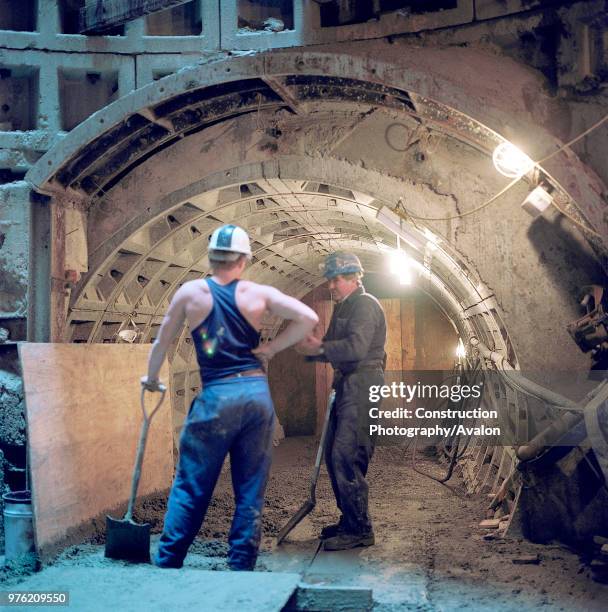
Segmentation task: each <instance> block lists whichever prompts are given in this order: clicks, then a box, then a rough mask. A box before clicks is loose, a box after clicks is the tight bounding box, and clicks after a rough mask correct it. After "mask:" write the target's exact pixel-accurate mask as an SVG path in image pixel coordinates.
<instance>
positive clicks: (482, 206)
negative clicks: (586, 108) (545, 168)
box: [404, 115, 608, 238]
mask: <svg viewBox="0 0 608 612" xmlns="http://www.w3.org/2000/svg"><path fill="white" fill-rule="evenodd" d="M607 121H608V115H605V116H604V117H602V119H600V120H599V121H596V122H595V123H594V124H593V125H592V126H591V127H589V128H588V129H586V130H585V131H584V132H582V133H581V134H579V135H578V136H576V137H575V138H573V139H572V140H569V141H568V142H567V143H566V144H564V145H562V146H560V147H559V148H558V149H557V150H556V151H554V152H553V153H550V154H549V155H546V156H545V157H543V158H541V159H540V160H539V161H537V162H534V165H535V166H539V165H540V164H543V163H545V162H546V161H548V160H549V159H551V158H553V157H555V156H556V155H557V154H558V153H561V152H562V151H563V150H564V149H567V148H569V147H570V146H571V145H573V144H574V143H575V142H578V141H579V140H581V139H582V138H584V137H585V136H587V134H589V133H591V132H593V130H595V129H597V128H598V127H600V126H601V125H602V124H604V123H605V122H607ZM523 176H525V175H522V176H518V177H516V178H515V179H513V180H512V181H511V182H510V183H509V184H508V185H506V186H505V187H503V188H502V189H501V190H500V191H499V192H498V193H497V194H496V195H494V196H492V197H491V198H490V199H489V200H487V201H486V202H484V203H483V204H481V205H480V206H477V207H476V208H473V209H472V210H468V211H465V212H463V213H458V214H456V215H452V216H449V217H420V216H418V215H413V214H412V213H410V212H409V211H408V210H407V209H404V210H405V211H406V213H407V216H408V217H410V218H412V219H418V220H419V221H451V220H453V219H460V218H462V217H466V216H468V215H472V214H474V213H476V212H479V211H480V210H483V209H484V208H486V207H488V206H489V205H490V204H492V203H494V202H495V201H496V200H497V199H498V198H499V197H500V196H502V195H504V194H505V193H506V192H507V191H509V190H510V189H511V188H512V187H513V186H514V185H515V184H516V183H518V182H519V181H520V180H521V179H522V178H523ZM553 206H555V208H556V209H557V210H558V211H559V212H560V213H561V214H563V215H564V216H565V217H566V218H568V219H569V220H570V221H572V222H573V223H575V224H576V225H577V226H579V227H580V228H581V229H583V230H585V231H587V232H590V233H592V234H594V235H596V236H598V237H600V238H601V234H599V233H598V232H596V231H595V230H594V229H591V228H590V227H588V226H586V225H585V224H583V223H581V222H580V221H577V220H576V219H574V218H573V217H572V216H571V215H569V214H567V213H565V212H564V211H563V210H562V209H561V208H560V207H559V206H557V205H556V204H555V203H553Z"/></svg>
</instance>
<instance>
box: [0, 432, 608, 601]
mask: <svg viewBox="0 0 608 612" xmlns="http://www.w3.org/2000/svg"><path fill="white" fill-rule="evenodd" d="M315 450H316V449H315V445H314V441H313V440H312V439H311V438H289V439H287V440H285V441H284V442H283V443H282V444H281V446H280V447H279V448H278V449H276V451H275V461H274V465H273V472H272V476H271V480H270V483H269V487H268V495H267V502H266V509H265V516H264V540H263V545H262V551H261V554H260V558H259V560H258V564H257V567H256V571H257V572H275V573H277V574H278V573H284V572H287V573H296V574H299V575H301V576H302V580H303V581H304V582H305V583H308V584H323V585H340V586H359V587H366V588H372V589H373V598H374V602H375V603H374V610H381V611H383V612H389V611H397V610H442V611H443V610H461V609H465V608H466V609H475V610H501V611H503V610H505V611H506V610H518V611H521V610H537V609H542V610H547V611H549V610H567V611H578V610H580V611H583V610H585V611H594V610H597V611H599V610H604V609H605V602H606V600H607V598H608V586H607V585H602V584H598V583H595V582H593V581H592V580H591V577H590V569H589V568H588V565H587V563H586V561H585V559H584V558H583V557H581V556H579V555H577V554H575V553H574V552H573V551H570V550H568V549H566V548H564V547H562V546H558V545H549V546H541V545H535V544H532V543H530V542H524V541H520V540H516V539H494V540H490V541H485V540H484V539H483V535H484V534H485V533H486V532H484V531H483V530H481V529H480V528H479V527H478V524H479V521H480V520H481V519H482V518H484V516H483V514H484V505H485V503H486V500H484V499H469V500H464V499H460V498H459V497H456V496H454V494H453V493H451V492H450V491H448V490H447V489H445V488H444V487H442V486H440V485H438V484H437V483H435V482H433V481H431V480H429V479H427V478H425V477H424V476H421V475H419V474H417V473H416V472H414V471H413V470H412V467H411V458H410V455H409V454H408V453H406V452H404V450H403V449H401V448H396V447H392V448H388V447H380V448H378V449H377V453H376V455H375V457H374V460H373V461H372V464H371V468H370V499H371V511H372V515H373V519H374V525H375V531H376V542H377V543H376V545H375V546H373V547H370V548H363V549H355V550H352V551H343V552H324V551H319V550H318V540H317V539H316V535H317V534H318V532H319V530H320V528H321V527H322V526H323V525H325V524H328V523H330V522H333V521H334V520H335V519H337V512H336V510H335V508H334V506H333V501H332V495H331V491H330V486H329V482H328V479H327V476H326V475H325V474H324V473H322V475H321V479H320V482H319V486H318V491H317V493H318V504H317V507H316V508H315V510H314V511H313V513H312V515H310V516H309V517H307V518H305V519H304V521H303V522H302V523H301V524H300V525H299V526H298V527H297V528H296V529H295V530H294V531H293V532H292V534H291V535H290V536H289V538H288V540H287V542H286V544H285V545H283V546H281V547H279V548H277V547H276V546H275V544H274V536H276V534H277V533H278V530H279V529H280V527H281V526H282V525H283V524H284V522H285V521H286V520H287V519H288V518H289V517H290V516H291V515H292V513H293V512H294V511H295V510H296V509H297V508H298V507H299V505H300V504H301V503H302V501H303V500H304V499H305V497H306V495H307V487H308V478H309V472H310V467H311V465H312V462H313V457H314V452H315ZM418 466H419V467H420V468H422V469H424V470H426V471H430V472H433V473H435V474H436V475H443V473H444V471H445V467H444V466H442V465H439V464H438V463H437V462H436V461H435V459H433V458H429V457H426V458H425V457H420V458H419V459H418ZM455 484H457V483H455ZM164 508H165V500H164V499H161V498H159V499H149V500H147V501H146V503H145V504H144V505H143V506H140V507H139V508H138V509H137V520H139V521H142V520H148V521H150V522H151V523H152V526H153V531H155V532H156V533H158V531H159V529H160V528H161V526H162V517H163V513H164ZM232 509H233V504H232V499H231V490H230V478H229V473H228V472H227V470H226V469H224V472H223V473H222V476H221V478H220V482H219V483H218V487H217V489H216V494H215V498H214V501H213V503H212V505H211V507H210V509H209V513H208V516H207V520H206V521H205V523H204V525H203V529H202V530H201V532H200V534H199V538H198V539H197V540H196V542H195V544H194V545H193V547H192V548H191V552H190V554H189V555H188V557H187V559H186V563H185V566H184V569H183V570H159V569H156V568H153V567H146V566H143V567H142V566H128V564H126V563H123V562H119V561H111V560H108V559H105V558H104V556H103V534H102V532H101V529H100V530H99V532H98V533H96V534H95V535H93V537H92V538H91V539H90V540H89V541H88V542H86V543H83V544H81V545H78V546H73V547H70V548H68V549H66V550H65V551H64V552H63V553H62V554H61V555H60V556H59V557H58V558H57V559H56V560H55V562H54V563H53V565H52V566H51V567H47V568H45V569H44V570H43V571H42V572H41V573H38V574H36V575H33V576H30V577H26V578H25V579H24V577H23V576H21V577H19V576H16V575H12V576H9V575H8V574H6V573H5V583H4V584H3V585H2V589H6V588H7V587H10V588H18V589H20V590H27V589H33V588H36V589H38V590H40V589H43V588H44V589H54V588H58V586H60V583H61V584H62V583H64V582H66V583H67V582H68V581H69V583H70V584H71V583H73V584H74V587H73V592H72V595H71V596H72V600H73V601H74V602H76V601H77V599H76V598H77V597H78V598H82V597H86V596H87V595H89V596H90V595H92V594H94V593H95V592H96V590H97V589H98V588H99V586H98V585H103V590H106V591H108V592H110V591H114V590H115V591H118V592H120V597H121V600H120V601H121V606H122V609H137V606H139V609H143V608H146V607H149V606H148V604H147V602H146V601H143V600H142V598H143V599H145V598H152V597H153V593H152V591H148V590H146V589H145V588H142V589H139V588H137V589H135V588H134V585H138V584H139V583H141V582H145V583H147V582H149V583H150V584H151V585H152V584H153V585H154V590H155V591H156V590H158V589H159V588H160V589H162V588H163V585H165V588H166V589H167V592H169V591H170V592H171V593H172V596H174V597H175V598H176V599H175V600H174V601H173V603H172V605H171V606H170V607H169V608H167V609H178V608H180V607H183V606H187V605H188V603H189V602H190V599H189V598H190V597H191V595H192V592H191V590H190V589H189V588H188V586H187V585H188V584H189V583H191V584H193V585H197V586H196V588H197V589H199V586H200V585H204V584H207V585H208V587H209V589H211V590H214V589H215V588H216V585H219V582H216V581H215V580H214V581H208V580H207V577H208V575H209V574H207V573H202V572H201V571H204V570H211V571H214V570H215V571H217V570H220V571H221V570H226V569H227V563H226V560H227V558H226V557H227V545H226V543H225V541H226V537H227V532H228V530H229V527H230V518H231V515H232ZM157 541H158V535H155V536H153V544H152V548H153V549H154V548H155V547H156V542H157ZM526 555H538V557H539V560H540V562H539V563H538V564H526V565H520V564H518V563H517V561H518V560H519V559H520V558H522V557H524V556H526ZM514 561H515V562H514ZM214 575H215V574H214ZM217 575H218V580H219V576H224V574H223V573H222V574H219V573H218V574H217ZM239 575H240V574H239ZM76 577H80V578H79V579H78V580H77V581H76V582H74V581H75V580H76ZM237 578H238V575H235V579H237ZM176 581H177V582H176ZM175 584H179V585H181V586H180V588H177V589H176V588H174V585H175ZM231 584H232V583H231ZM234 584H235V585H236V584H237V583H236V582H235V583H234ZM150 588H152V587H150ZM227 588H228V587H227ZM197 592H199V593H200V594H202V593H203V592H204V591H197ZM129 593H130V594H131V599H130V600H129ZM243 594H246V595H247V596H250V595H255V593H254V592H253V590H252V589H249V590H248V587H247V585H246V584H245V582H243V583H242V586H239V587H238V588H234V587H233V586H231V587H230V597H232V598H233V599H232V600H231V601H232V602H233V605H234V606H236V607H238V608H239V609H241V608H242V607H243V606H242V603H239V602H237V599H238V598H239V597H241V596H242V595H243ZM79 600H81V599H79ZM150 600H152V599H150ZM199 601H202V602H204V601H205V598H204V597H203V598H202V599H199ZM209 601H210V600H209ZM128 606H132V607H131V608H129V607H128ZM71 609H75V610H76V609H83V610H90V609H94V608H91V607H90V606H88V607H86V606H85V607H83V608H79V607H75V606H74V605H72V606H71ZM199 609H209V610H210V609H212V607H202V608H201V607H200V605H199ZM214 609H215V608H214ZM235 609H236V608H235ZM248 609H253V608H248ZM269 609H272V608H269Z"/></svg>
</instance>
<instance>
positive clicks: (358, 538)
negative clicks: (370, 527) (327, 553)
mask: <svg viewBox="0 0 608 612" xmlns="http://www.w3.org/2000/svg"><path fill="white" fill-rule="evenodd" d="M375 543H376V540H375V539H374V532H373V531H370V532H369V533H363V534H360V533H346V532H344V531H343V532H342V533H339V534H338V535H336V536H334V537H333V538H328V539H327V540H325V541H324V542H323V549H324V550H349V549H350V548H357V547H359V546H373V545H374V544H375Z"/></svg>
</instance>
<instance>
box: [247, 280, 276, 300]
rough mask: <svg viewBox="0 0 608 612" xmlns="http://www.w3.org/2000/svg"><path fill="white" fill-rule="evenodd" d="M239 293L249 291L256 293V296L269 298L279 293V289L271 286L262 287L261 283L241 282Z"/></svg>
mask: <svg viewBox="0 0 608 612" xmlns="http://www.w3.org/2000/svg"><path fill="white" fill-rule="evenodd" d="M239 291H247V292H251V293H255V294H256V295H264V296H267V295H269V294H270V293H272V292H275V291H278V289H275V288H274V287H271V286H270V285H260V284H259V283H254V282H253V281H249V280H241V281H239Z"/></svg>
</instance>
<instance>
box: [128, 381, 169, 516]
mask: <svg viewBox="0 0 608 612" xmlns="http://www.w3.org/2000/svg"><path fill="white" fill-rule="evenodd" d="M160 391H161V396H160V399H159V400H158V402H157V404H156V406H155V407H154V409H153V410H151V411H150V412H146V404H145V402H144V399H145V394H146V390H145V389H144V388H142V390H141V397H140V401H141V411H142V414H143V417H144V418H143V421H142V424H141V432H140V434H139V443H138V444H137V454H136V455H135V467H134V468H133V480H132V482H131V495H130V497H129V506H128V508H127V513H126V514H125V518H124V520H125V521H130V520H131V518H132V516H133V506H134V505H135V498H136V497H137V488H138V487H139V479H140V477H141V466H142V463H143V460H144V451H145V450H146V440H147V438H148V429H149V427H150V421H151V420H152V417H153V416H154V415H155V414H156V411H157V410H158V409H159V408H160V405H161V404H162V403H163V400H164V399H165V393H166V392H167V388H166V387H164V386H162V387H161V389H160Z"/></svg>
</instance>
